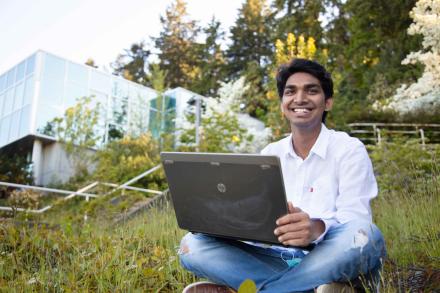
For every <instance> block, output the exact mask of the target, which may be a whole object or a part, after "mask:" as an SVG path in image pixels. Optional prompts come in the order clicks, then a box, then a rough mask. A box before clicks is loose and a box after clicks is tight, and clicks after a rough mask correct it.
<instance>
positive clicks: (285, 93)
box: [284, 90, 293, 96]
mask: <svg viewBox="0 0 440 293" xmlns="http://www.w3.org/2000/svg"><path fill="white" fill-rule="evenodd" d="M291 94H293V91H292V90H285V91H284V95H287V96H288V95H291Z"/></svg>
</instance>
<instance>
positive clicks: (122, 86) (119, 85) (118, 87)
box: [112, 79, 128, 97]
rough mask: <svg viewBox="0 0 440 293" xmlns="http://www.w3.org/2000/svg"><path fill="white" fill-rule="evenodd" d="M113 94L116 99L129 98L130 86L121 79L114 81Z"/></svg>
mask: <svg viewBox="0 0 440 293" xmlns="http://www.w3.org/2000/svg"><path fill="white" fill-rule="evenodd" d="M112 94H113V95H114V96H115V97H126V96H128V84H127V82H124V81H123V80H120V79H114V80H113V89H112Z"/></svg>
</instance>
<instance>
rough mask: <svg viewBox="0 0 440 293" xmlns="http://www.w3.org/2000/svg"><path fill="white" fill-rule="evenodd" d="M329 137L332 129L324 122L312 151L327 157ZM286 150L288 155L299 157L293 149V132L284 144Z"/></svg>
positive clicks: (323, 157)
mask: <svg viewBox="0 0 440 293" xmlns="http://www.w3.org/2000/svg"><path fill="white" fill-rule="evenodd" d="M329 138H330V131H329V130H328V128H327V127H326V126H325V125H324V124H322V125H321V131H320V132H319V136H318V139H317V140H316V142H315V144H314V145H313V147H312V149H311V150H310V153H314V154H316V155H318V156H319V157H321V158H322V159H325V158H326V156H327V147H328V143H329ZM284 152H285V154H286V156H287V155H290V156H292V157H294V158H296V157H298V155H297V154H296V153H295V151H294V150H293V142H292V133H291V134H290V135H289V136H288V138H287V141H286V143H285V145H284Z"/></svg>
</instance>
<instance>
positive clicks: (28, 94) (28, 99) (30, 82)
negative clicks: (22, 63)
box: [23, 75, 34, 105]
mask: <svg viewBox="0 0 440 293" xmlns="http://www.w3.org/2000/svg"><path fill="white" fill-rule="evenodd" d="M33 97H34V76H33V75H31V76H29V77H28V78H27V79H26V85H25V88H24V100H23V105H27V104H30V103H32V98H33Z"/></svg>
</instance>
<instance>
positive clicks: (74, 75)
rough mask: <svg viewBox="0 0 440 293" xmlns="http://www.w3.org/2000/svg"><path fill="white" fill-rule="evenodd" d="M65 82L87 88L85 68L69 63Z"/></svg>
mask: <svg viewBox="0 0 440 293" xmlns="http://www.w3.org/2000/svg"><path fill="white" fill-rule="evenodd" d="M67 80H68V81H71V82H75V83H77V84H78V85H80V86H82V87H87V82H88V80H89V73H88V70H87V68H85V66H81V65H79V64H75V63H71V62H69V67H68V70H67Z"/></svg>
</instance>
